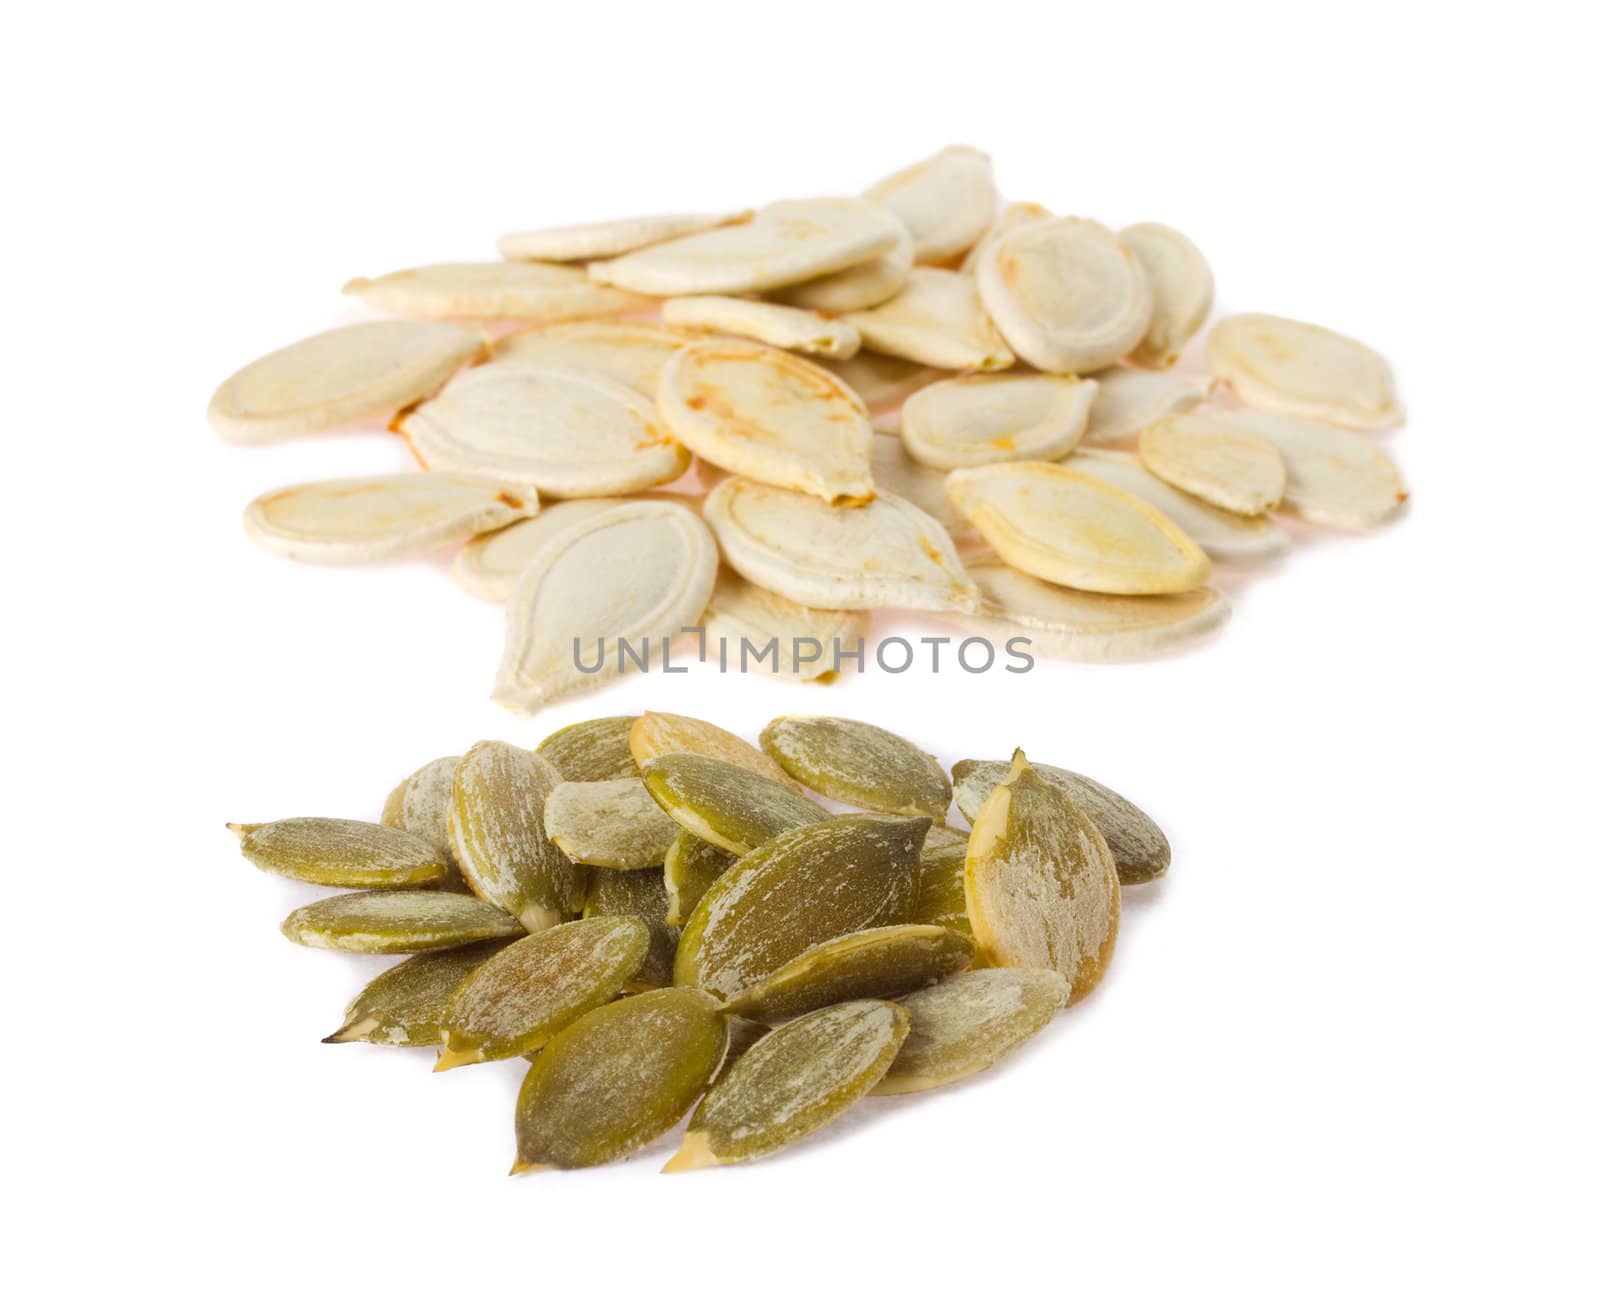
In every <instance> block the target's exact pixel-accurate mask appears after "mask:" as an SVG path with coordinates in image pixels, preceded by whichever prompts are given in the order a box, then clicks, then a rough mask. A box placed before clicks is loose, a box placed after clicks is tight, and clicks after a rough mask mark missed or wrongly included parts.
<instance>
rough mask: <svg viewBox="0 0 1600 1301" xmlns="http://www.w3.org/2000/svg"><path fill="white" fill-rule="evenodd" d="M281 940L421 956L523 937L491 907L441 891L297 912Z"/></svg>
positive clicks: (387, 893) (354, 897) (342, 897)
mask: <svg viewBox="0 0 1600 1301" xmlns="http://www.w3.org/2000/svg"><path fill="white" fill-rule="evenodd" d="M282 930H283V933H284V935H286V936H287V937H288V938H289V939H291V940H293V941H294V942H295V943H296V944H304V945H305V946H306V947H307V948H311V949H340V950H343V951H344V952H346V953H424V952H426V951H428V950H429V949H453V948H459V947H460V946H461V945H463V944H472V943H474V942H475V941H477V940H492V939H498V938H501V937H504V936H510V935H520V934H522V927H521V926H519V925H518V924H517V919H516V918H515V917H513V916H511V915H510V914H509V913H506V912H503V911H502V910H501V909H499V908H496V907H495V906H494V905H493V904H489V903H485V902H484V901H483V900H482V899H474V898H472V897H471V896H469V895H464V894H450V893H449V892H448V891H444V890H364V891H362V892H360V893H358V894H336V895H334V896H333V897H332V898H329V899H318V900H317V902H316V903H311V904H307V905H306V906H305V907H304V908H296V909H295V910H294V911H293V912H292V913H290V914H289V915H288V916H287V917H285V918H284V920H283V926H282Z"/></svg>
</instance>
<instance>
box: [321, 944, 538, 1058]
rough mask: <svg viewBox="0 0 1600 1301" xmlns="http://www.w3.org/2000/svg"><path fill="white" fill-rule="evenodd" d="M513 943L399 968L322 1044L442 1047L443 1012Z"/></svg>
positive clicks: (359, 999) (363, 996)
mask: <svg viewBox="0 0 1600 1301" xmlns="http://www.w3.org/2000/svg"><path fill="white" fill-rule="evenodd" d="M509 943H511V941H510V940H484V941H482V942H481V943H478V944H467V945H464V946H463V947H461V948H459V949H445V950H443V951H442V952H439V953H419V954H417V955H416V957H414V958H407V959H406V960H405V961H404V962H399V963H396V964H395V965H394V966H392V967H390V968H389V970H387V971H385V972H384V973H383V974H382V975H381V976H379V977H378V978H377V979H376V980H374V981H373V982H372V983H371V984H369V985H368V986H367V987H366V988H365V989H363V990H362V991H361V992H360V993H359V994H357V995H356V996H355V998H354V999H353V1000H352V1001H351V1003H350V1006H349V1007H348V1008H346V1009H345V1014H344V1024H343V1025H341V1026H340V1027H339V1028H338V1029H337V1030H335V1031H334V1032H333V1033H332V1034H330V1035H329V1036H328V1037H327V1038H326V1039H324V1040H323V1041H322V1042H323V1043H325V1044H348V1043H355V1042H357V1041H364V1042H366V1043H371V1044H390V1045H393V1046H395V1047H399V1048H423V1047H427V1046H428V1045H430V1044H440V1043H443V1042H444V1009H445V1006H446V1004H448V1003H449V1001H450V996H451V995H452V994H454V993H455V992H456V990H457V989H458V988H459V987H460V985H461V982H462V981H463V980H465V979H466V978H467V977H468V976H470V975H471V974H472V973H473V972H474V971H476V970H477V969H478V968H479V967H480V966H482V965H483V963H484V961H485V960H486V959H488V958H491V957H493V956H494V955H495V954H496V953H498V952H500V950H501V949H503V948H505V947H506V945H507V944H509Z"/></svg>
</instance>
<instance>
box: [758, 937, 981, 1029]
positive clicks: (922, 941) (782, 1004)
mask: <svg viewBox="0 0 1600 1301" xmlns="http://www.w3.org/2000/svg"><path fill="white" fill-rule="evenodd" d="M973 952H974V948H973V943H972V941H971V940H970V939H968V938H967V937H966V936H964V935H959V934H957V933H956V932H955V931H947V930H945V929H944V928H943V927H942V926H918V925H911V924H907V925H902V926H879V927H875V928H873V929H872V930H866V931H857V932H855V934H853V935H841V936H839V937H838V938H837V939H832V940H826V941H824V942H823V943H821V944H817V945H813V946H812V947H811V948H809V949H807V950H806V951H805V952H804V953H802V954H800V956H799V957H797V958H794V959H792V960H791V961H789V962H787V963H785V964H784V965H783V966H782V967H780V968H778V970H777V971H775V972H773V973H772V975H770V976H768V977H767V978H766V979H765V980H762V981H758V982H757V983H756V984H754V985H751V986H750V987H749V988H748V989H745V990H743V991H741V992H740V993H739V994H738V995H736V996H735V997H734V998H731V999H729V1000H728V1004H727V1008H728V1011H730V1012H736V1013H738V1014H740V1015H742V1016H751V1017H759V1018H761V1019H762V1020H766V1021H773V1020H783V1019H785V1018H788V1017H792V1016H799V1015H801V1014H802V1013H805V1012H810V1011H813V1010H814V1009H816V1008H819V1007H827V1006H828V1005H829V1004H832V1003H844V1002H848V1001H850V1000H851V999H856V998H898V997H900V996H901V995H902V994H908V993H910V992H911V991H912V990H915V989H921V988H922V987H923V986H924V985H931V984H932V983H933V982H934V981H936V980H943V979H944V978H945V977H946V976H953V975H954V974H955V973H956V972H958V971H961V970H962V969H964V968H965V967H967V966H968V965H969V964H970V963H971V962H972V955H973Z"/></svg>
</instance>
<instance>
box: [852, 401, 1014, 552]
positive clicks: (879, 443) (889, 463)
mask: <svg viewBox="0 0 1600 1301" xmlns="http://www.w3.org/2000/svg"><path fill="white" fill-rule="evenodd" d="M869 456H870V457H871V460H872V481H873V483H875V484H877V486H878V491H879V492H880V493H892V494H893V495H894V496H896V497H903V498H905V500H906V501H908V502H910V503H911V504H912V505H913V506H915V507H916V508H917V509H918V510H920V511H921V512H922V513H923V514H925V515H929V516H932V518H933V520H934V522H935V523H937V524H938V525H939V527H941V528H942V529H944V531H945V535H946V536H947V537H948V538H949V539H950V542H951V545H952V546H954V547H955V548H956V550H957V551H966V550H969V549H971V548H974V547H987V545H988V544H987V543H985V542H984V540H983V535H982V534H981V533H979V532H978V530H977V529H975V528H973V527H972V525H971V524H970V523H968V522H967V519H966V517H965V516H963V515H962V514H961V512H960V511H958V510H957V509H956V508H955V506H954V505H953V504H952V503H951V501H950V498H949V496H947V495H946V493H945V490H944V471H943V470H935V469H934V468H933V467H932V466H928V465H924V464H923V463H922V462H921V461H918V460H916V459H914V458H913V457H912V456H911V454H910V453H909V452H907V450H906V444H905V442H904V440H903V439H902V438H901V437H900V435H899V434H896V433H886V432H884V431H882V430H877V429H875V430H874V431H873V435H872V450H871V451H870V453H869Z"/></svg>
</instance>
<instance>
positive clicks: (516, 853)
mask: <svg viewBox="0 0 1600 1301" xmlns="http://www.w3.org/2000/svg"><path fill="white" fill-rule="evenodd" d="M560 784H561V774H560V773H558V772H557V771H556V770H555V768H554V767H553V766H552V765H551V764H550V763H549V762H548V761H546V760H545V759H543V758H541V757H540V756H539V755H537V754H534V753H533V752H532V751H531V750H521V749H518V748H517V747H516V746H514V745H508V744H506V743H505V742H504V741H479V742H478V744H477V745H475V746H473V747H472V748H471V749H470V750H468V751H467V752H466V754H464V755H463V756H462V758H461V762H460V763H459V764H458V765H457V766H456V775H455V783H454V788H453V790H452V793H451V802H450V846H451V848H452V849H453V850H454V851H455V855H456V863H457V864H458V865H459V866H460V868H461V874H462V875H463V876H464V877H466V878H467V882H468V884H470V885H471V886H472V890H473V893H474V894H476V895H478V896H479V897H480V898H482V899H487V900H489V901H490V902H491V903H494V904H497V905H499V906H500V907H501V908H504V909H505V910H506V911H507V912H509V913H511V914H512V915H513V916H515V917H517V918H519V919H520V920H521V922H522V925H523V927H524V928H525V929H526V930H528V931H530V932H534V931H542V930H545V929H546V928H547V927H550V926H554V925H556V924H557V923H558V922H561V921H564V920H566V919H567V918H569V917H576V916H577V915H578V910H579V909H581V908H582V907H583V893H584V887H585V881H586V875H585V873H584V870H583V868H581V867H579V866H578V865H577V864H575V863H574V862H573V861H572V860H571V859H569V858H568V857H567V856H566V855H565V854H563V853H562V852H561V850H560V849H558V848H557V847H556V846H555V845H554V844H553V843H551V840H550V838H549V837H548V836H547V835H545V831H544V802H545V800H546V799H548V798H549V795H550V792H551V791H553V790H554V789H555V788H556V787H557V786H558V785H560Z"/></svg>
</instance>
